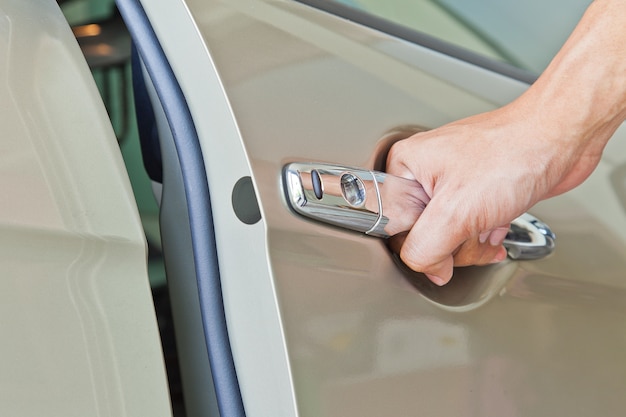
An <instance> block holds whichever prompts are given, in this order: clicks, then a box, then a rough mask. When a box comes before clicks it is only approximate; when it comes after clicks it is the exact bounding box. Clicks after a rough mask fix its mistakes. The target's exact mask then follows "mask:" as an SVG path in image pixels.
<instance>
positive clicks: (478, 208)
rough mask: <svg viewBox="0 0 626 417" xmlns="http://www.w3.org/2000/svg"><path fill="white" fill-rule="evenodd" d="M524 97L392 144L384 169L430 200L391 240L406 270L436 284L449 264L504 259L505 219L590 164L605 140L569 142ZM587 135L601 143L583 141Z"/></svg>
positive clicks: (580, 176)
mask: <svg viewBox="0 0 626 417" xmlns="http://www.w3.org/2000/svg"><path fill="white" fill-rule="evenodd" d="M530 101H531V100H530V99H529V98H528V96H524V97H523V98H521V99H520V100H518V101H516V102H514V103H512V104H510V105H509V106H506V107H503V108H501V109H498V110H496V111H493V112H489V113H485V114H481V115H478V116H473V117H470V118H467V119H464V120H461V121H458V122H454V123H451V124H449V125H446V126H443V127H441V128H438V129H435V130H432V131H428V132H423V133H419V134H416V135H414V136H412V137H410V138H408V139H406V140H403V141H400V142H398V143H396V144H395V145H394V146H393V147H392V149H391V151H390V153H389V157H388V162H387V171H388V172H389V173H390V174H393V175H397V176H401V177H405V178H409V179H415V180H417V181H418V182H419V183H421V185H422V187H423V188H424V191H425V192H426V194H427V195H428V197H429V198H430V199H431V201H430V202H429V203H428V205H427V206H426V209H425V210H424V212H423V213H422V215H421V217H420V218H419V219H418V220H417V222H416V223H415V224H414V225H413V227H412V229H411V231H410V232H409V233H408V234H407V235H404V236H400V237H396V238H394V239H393V240H392V241H391V246H392V248H394V249H395V250H397V251H398V252H399V253H400V256H401V258H402V259H403V261H404V262H405V263H406V264H407V265H408V266H409V267H411V268H412V269H414V270H416V271H421V272H425V273H426V274H427V275H428V276H429V278H430V279H431V280H432V281H433V282H435V283H437V284H439V285H443V284H445V283H446V282H448V281H449V279H450V278H451V276H452V267H453V265H455V266H465V265H484V264H488V263H493V262H499V261H501V260H503V259H505V258H506V250H505V249H504V247H502V241H503V240H504V238H505V236H506V232H507V231H508V225H509V223H510V222H511V221H512V220H513V219H514V218H516V217H517V216H519V215H521V214H522V213H524V212H525V211H527V210H528V209H529V208H530V207H531V206H532V205H533V204H535V203H536V202H537V201H539V200H541V199H543V198H547V197H549V196H552V195H556V194H559V193H561V192H564V191H567V190H568V189H570V188H572V187H574V186H575V185H577V184H579V183H580V182H582V180H584V179H585V178H586V177H587V176H588V175H589V174H590V173H591V171H592V170H593V168H594V167H595V166H596V165H597V163H598V161H599V158H600V156H601V152H602V148H603V146H604V144H605V143H606V140H608V138H606V140H605V139H604V138H602V134H601V133H602V132H596V131H594V132H593V133H585V134H578V135H574V136H575V137H576V140H572V139H571V137H572V135H571V133H570V134H566V133H565V132H563V131H562V129H560V128H559V127H558V126H555V123H554V120H553V119H548V118H546V117H545V116H544V115H543V114H542V113H541V112H537V111H535V110H534V108H536V107H535V106H533V105H531V103H530ZM604 130H606V129H604ZM611 132H612V131H611ZM589 136H594V137H601V140H584V138H587V137H589ZM609 136H610V134H609ZM405 238H406V240H405Z"/></svg>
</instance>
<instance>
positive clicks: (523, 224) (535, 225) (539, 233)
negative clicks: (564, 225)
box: [503, 213, 556, 260]
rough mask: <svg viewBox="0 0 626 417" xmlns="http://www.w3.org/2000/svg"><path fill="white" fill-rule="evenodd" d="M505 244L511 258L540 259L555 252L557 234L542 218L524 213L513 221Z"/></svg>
mask: <svg viewBox="0 0 626 417" xmlns="http://www.w3.org/2000/svg"><path fill="white" fill-rule="evenodd" d="M503 245H504V247H505V248H506V250H507V252H508V255H509V258H511V259H516V260H528V259H540V258H543V257H545V256H548V255H549V254H551V253H552V252H554V248H555V246H556V235H555V234H554V233H553V232H552V230H550V228H549V227H548V225H546V224H545V223H543V222H542V221H541V220H539V219H538V218H536V217H535V216H533V215H531V214H528V213H524V214H522V215H521V216H519V217H518V218H517V219H515V220H513V221H512V222H511V226H510V229H509V233H508V234H507V235H506V238H505V239H504V242H503Z"/></svg>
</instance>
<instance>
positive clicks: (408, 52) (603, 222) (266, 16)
mask: <svg viewBox="0 0 626 417" xmlns="http://www.w3.org/2000/svg"><path fill="white" fill-rule="evenodd" d="M307 3H309V4H303V3H299V2H292V1H283V2H275V1H263V0H231V1H228V2H222V1H199V0H187V1H182V0H180V1H165V0H153V1H144V2H141V3H140V2H138V1H135V0H119V1H118V5H119V7H120V9H121V11H122V14H123V15H124V17H125V19H126V22H127V25H128V26H129V29H130V30H131V33H132V34H133V37H134V40H135V42H136V44H137V48H138V51H139V57H140V63H139V68H140V71H139V72H140V73H141V74H142V77H143V78H144V80H143V82H144V83H145V84H146V85H147V91H146V94H147V95H148V97H149V98H150V100H149V101H150V102H151V105H152V106H153V107H154V109H153V110H154V114H155V115H156V116H155V119H156V122H155V123H156V126H157V127H158V130H159V135H160V138H159V143H160V145H159V146H157V148H158V151H159V153H160V155H161V156H160V157H161V159H162V170H163V172H162V177H163V178H162V184H163V191H162V196H161V197H162V203H161V204H162V205H161V210H162V211H161V223H162V227H163V247H164V251H165V257H166V262H169V266H167V272H168V283H169V285H170V289H171V291H172V297H173V300H172V304H173V309H174V319H175V323H176V328H177V333H178V331H179V330H181V331H180V334H177V338H178V346H179V348H181V349H183V350H184V351H183V352H180V353H179V356H181V371H182V374H183V375H182V377H183V385H184V386H186V388H185V400H186V406H187V410H188V411H189V413H190V414H191V415H202V414H206V413H212V414H210V415H218V414H219V415H222V416H227V415H228V416H230V415H246V414H247V415H260V416H269V415H272V416H278V415H281V416H282V415H285V416H287V415H300V416H340V415H341V416H380V415H403V416H404V415H424V416H430V415H432V416H459V415H467V416H470V415H472V416H473V415H476V416H488V415H494V416H496V415H497V416H502V415H507V416H515V415H520V416H521V415H524V416H551V415H579V416H586V415H590V414H598V415H619V414H622V413H623V412H624V410H625V409H626V399H625V398H624V397H623V395H621V393H622V392H623V390H624V388H625V384H626V361H625V360H624V359H625V357H624V352H626V338H625V337H624V324H623V323H624V318H625V315H626V314H625V313H626V307H625V301H626V300H625V295H626V292H625V285H626V283H625V280H624V274H625V271H626V250H625V249H626V235H625V232H624V231H625V230H626V227H625V226H626V219H625V216H624V201H625V199H624V195H626V194H625V186H624V175H623V172H624V169H623V167H624V166H625V164H624V155H626V152H624V146H625V145H624V139H623V131H620V132H618V133H617V135H616V136H618V137H617V138H615V139H614V140H613V141H612V142H611V144H610V145H609V151H608V152H607V157H606V158H605V159H603V162H602V163H601V165H600V167H599V168H598V170H597V171H596V173H595V174H594V175H593V176H592V177H591V178H590V179H589V181H588V182H587V183H586V184H585V185H583V186H581V187H579V188H578V189H576V190H574V191H572V192H570V193H568V194H566V195H563V196H560V197H558V198H554V199H551V200H549V201H545V202H542V203H540V204H538V205H537V206H536V207H533V209H532V210H531V213H532V214H533V215H535V216H537V217H539V218H540V219H541V220H543V221H544V222H545V223H546V224H548V225H549V226H550V227H551V228H552V230H553V231H554V232H556V234H557V236H558V237H557V243H556V250H555V251H554V253H553V254H552V255H551V256H549V257H546V258H543V259H539V260H533V261H513V260H508V261H505V262H503V263H501V264H498V265H492V266H488V267H473V268H459V269H457V270H456V271H455V277H454V279H453V281H452V282H451V283H450V284H448V285H446V286H444V287H437V286H435V285H433V284H431V283H430V282H429V281H428V280H427V279H426V278H425V277H424V276H422V275H421V274H418V273H415V272H412V271H410V270H408V268H406V267H404V266H403V265H402V264H401V263H400V262H399V261H398V260H397V259H396V258H395V257H394V255H393V254H392V253H391V252H390V251H389V250H388V248H387V246H386V244H385V242H384V241H383V240H381V239H378V238H374V237H369V236H365V235H364V234H363V233H358V232H354V231H350V230H346V229H342V228H337V227H333V226H329V225H328V224H325V223H321V222H316V221H312V220H310V219H307V218H304V217H302V216H299V215H298V214H296V213H295V212H294V211H293V210H292V209H291V208H290V205H289V202H288V198H287V196H286V192H285V188H286V187H285V167H286V166H287V165H288V164H290V163H294V162H296V163H314V164H323V163H326V164H328V163H330V164H338V165H342V166H348V167H362V168H364V169H366V170H372V169H376V170H381V169H383V168H384V159H385V153H386V151H387V150H388V149H389V147H390V145H391V143H393V142H394V141H396V140H399V139H401V138H403V137H407V136H408V135H410V134H411V133H413V132H415V131H418V130H420V129H428V128H433V127H436V126H439V125H442V124H444V123H446V122H450V121H453V120H456V119H459V118H461V117H464V116H468V115H471V114H476V113H479V112H482V111H487V110H490V109H494V108H496V107H498V106H501V105H503V104H505V103H507V102H509V101H510V100H512V99H513V98H515V97H516V96H518V95H519V94H520V93H522V92H523V91H524V89H525V88H526V87H527V86H528V84H529V83H530V82H532V80H533V75H532V73H531V72H528V71H526V70H519V69H516V68H514V67H512V66H511V65H509V64H507V63H503V62H500V61H496V60H494V59H493V58H503V56H502V54H501V51H499V50H498V49H497V48H496V49H493V48H491V49H490V51H491V55H493V56H490V57H484V56H481V55H476V54H474V53H472V52H468V51H466V50H465V49H459V48H458V47H455V46H451V45H449V44H447V43H445V42H442V41H441V40H440V39H437V38H433V37H429V36H426V35H423V34H416V33H415V32H413V31H412V30H410V28H407V27H405V26H402V25H400V26H398V25H397V24H393V23H390V22H388V21H386V20H380V17H379V16H376V15H372V14H370V13H367V10H365V11H364V10H361V9H358V10H357V9H354V8H353V7H352V6H351V5H350V4H352V5H353V4H355V2H345V3H349V5H348V6H347V7H346V5H340V4H338V3H336V2H317V1H309V2H307ZM313 6H315V7H313ZM573 23H574V22H572V24H573ZM476 42H478V43H481V42H482V43H483V44H481V45H480V46H481V48H482V47H484V48H486V49H489V48H488V47H489V45H484V43H485V42H484V39H481V38H480V37H477V39H476ZM463 46H465V45H463ZM504 58H506V57H504ZM468 186H471V179H468ZM168 230H169V231H168ZM168 241H169V242H170V243H169V244H168ZM168 253H169V254H170V255H168ZM168 256H169V258H168ZM183 258H184V259H185V260H184V261H181V259H183ZM168 259H170V260H169V261H168ZM177 316H178V318H177Z"/></svg>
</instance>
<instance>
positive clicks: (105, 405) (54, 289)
mask: <svg viewBox="0 0 626 417" xmlns="http://www.w3.org/2000/svg"><path fill="white" fill-rule="evenodd" d="M0 32H1V35H0V56H2V59H0V62H1V64H0V79H1V80H2V81H1V82H0V108H1V109H2V110H1V111H0V131H1V135H0V137H1V140H0V149H1V151H0V190H2V203H0V247H1V248H2V249H1V250H0V268H1V271H2V273H1V277H0V317H1V318H0V334H2V343H1V344H0V356H1V358H2V359H1V360H0V414H1V415H7V416H9V415H10V416H40V415H57V416H96V415H97V416H138V415H142V416H148V415H149V416H166V415H170V411H169V409H170V407H169V395H168V390H167V380H166V376H165V371H164V366H163V359H162V354H161V349H160V341H159V335H158V329H157V326H156V319H155V315H154V310H153V307H152V299H151V294H150V287H149V285H148V278H147V272H146V266H145V259H146V248H145V243H144V238H143V234H142V230H141V224H140V221H139V217H138V214H137V209H136V206H135V203H134V198H133V196H132V193H131V191H130V186H129V183H128V178H127V176H126V171H125V169H124V166H123V162H122V160H121V155H120V152H119V148H118V145H117V141H116V139H115V136H114V135H113V132H112V129H111V126H110V124H109V121H108V117H107V115H106V111H105V109H104V107H103V105H102V102H101V100H100V97H99V95H98V92H97V90H96V87H95V84H94V83H93V79H92V78H91V74H90V72H89V70H88V68H87V65H86V63H85V61H84V58H83V57H82V55H81V53H80V50H79V48H78V45H77V44H76V40H75V39H74V37H73V35H72V32H71V30H70V28H69V27H68V25H67V22H66V21H65V19H64V17H63V15H62V14H61V12H60V10H59V9H58V6H57V4H56V3H55V2H54V1H37V2H24V1H21V0H3V1H1V2H0Z"/></svg>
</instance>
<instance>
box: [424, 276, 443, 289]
mask: <svg viewBox="0 0 626 417" xmlns="http://www.w3.org/2000/svg"><path fill="white" fill-rule="evenodd" d="M426 276H427V277H428V279H429V280H431V281H432V282H434V283H435V284H436V285H438V286H440V287H442V286H444V285H446V284H447V283H448V281H446V280H445V279H443V278H441V277H438V276H437V275H430V274H426Z"/></svg>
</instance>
